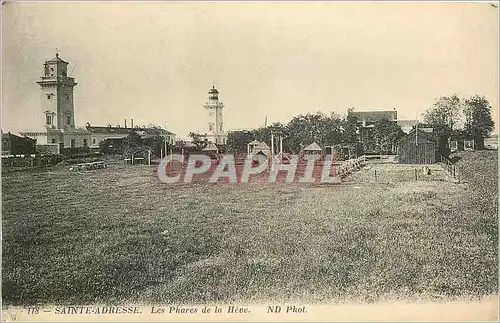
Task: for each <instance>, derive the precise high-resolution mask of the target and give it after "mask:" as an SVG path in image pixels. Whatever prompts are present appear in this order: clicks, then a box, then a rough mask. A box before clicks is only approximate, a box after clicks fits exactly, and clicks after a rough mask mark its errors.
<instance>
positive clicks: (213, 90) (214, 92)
mask: <svg viewBox="0 0 500 323" xmlns="http://www.w3.org/2000/svg"><path fill="white" fill-rule="evenodd" d="M208 94H219V91H217V89H216V88H215V85H213V86H212V88H211V89H210V91H208Z"/></svg>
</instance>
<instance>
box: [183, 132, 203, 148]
mask: <svg viewBox="0 0 500 323" xmlns="http://www.w3.org/2000/svg"><path fill="white" fill-rule="evenodd" d="M188 136H189V137H190V138H191V141H192V143H193V144H195V146H196V148H197V149H198V150H202V149H203V148H205V147H206V145H207V140H204V139H203V137H206V134H205V135H202V134H199V133H196V132H190V133H189V134H188Z"/></svg>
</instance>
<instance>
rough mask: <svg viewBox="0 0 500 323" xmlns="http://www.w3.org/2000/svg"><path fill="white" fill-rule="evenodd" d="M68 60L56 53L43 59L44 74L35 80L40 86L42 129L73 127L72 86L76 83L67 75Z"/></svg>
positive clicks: (68, 128)
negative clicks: (46, 59) (47, 58)
mask: <svg viewBox="0 0 500 323" xmlns="http://www.w3.org/2000/svg"><path fill="white" fill-rule="evenodd" d="M67 73H68V62H65V61H64V60H62V59H61V58H60V57H59V53H56V57H55V58H53V59H51V60H50V61H45V64H44V74H43V76H42V77H41V80H40V81H38V82H37V84H38V85H40V87H41V112H40V125H41V126H42V128H44V129H47V130H49V129H53V130H71V129H74V128H75V106H74V102H73V88H74V87H75V85H76V84H77V83H75V79H74V78H72V77H68V74H67Z"/></svg>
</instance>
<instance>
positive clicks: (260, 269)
mask: <svg viewBox="0 0 500 323" xmlns="http://www.w3.org/2000/svg"><path fill="white" fill-rule="evenodd" d="M458 164H459V165H460V167H462V168H463V171H464V174H467V175H466V176H467V183H461V184H457V183H454V182H453V181H450V180H449V179H448V178H447V176H445V174H444V173H443V172H442V171H441V170H440V168H439V167H433V168H432V172H431V175H427V176H424V175H423V173H421V174H420V173H419V178H418V180H417V181H415V179H414V169H415V168H418V169H420V167H417V166H407V165H383V164H376V165H375V164H374V165H370V166H369V167H367V168H366V169H364V170H361V171H360V172H359V173H357V174H355V175H353V176H352V177H351V178H349V179H348V181H347V182H346V183H345V184H342V185H332V186H315V185H309V186H308V185H304V186H298V185H295V184H281V185H268V184H262V183H253V184H240V185H214V184H203V183H197V184H191V185H176V186H169V185H167V184H163V183H161V182H159V180H158V179H157V178H156V175H155V173H154V171H153V170H152V169H150V168H148V167H146V166H133V167H123V166H113V167H110V168H108V169H105V170H98V171H91V172H81V173H76V172H68V171H67V167H64V168H62V167H59V168H58V167H54V168H51V169H47V170H44V171H33V172H12V173H8V174H4V175H3V176H2V230H3V232H2V233H3V259H2V260H3V273H2V276H3V277H2V297H3V301H4V303H5V304H11V305H20V304H23V305H27V304H34V303H39V304H62V303H67V304H89V303H100V304H102V303H109V304H121V303H123V302H130V303H148V304H152V303H184V304H189V303H207V302H210V303H217V302H233V301H235V302H262V301H266V300H274V301H280V300H283V301H293V300H300V301H301V302H308V303H320V302H331V301H339V302H341V301H352V300H361V301H376V300H382V299H388V298H389V299H394V298H403V299H436V298H440V299H441V298H444V299H452V298H461V299H463V298H476V297H482V296H484V295H487V294H492V293H495V292H496V291H497V289H498V284H497V279H498V265H497V264H498V259H497V252H498V249H497V245H498V217H497V209H498V205H497V198H498V195H497V183H498V178H497V175H496V174H497V158H496V152H480V153H474V154H473V155H463V156H462V159H461V160H460V161H459V162H458ZM474 168H478V169H480V172H473V171H472V169H474ZM375 170H378V172H379V177H378V180H377V181H375V179H374V171H375Z"/></svg>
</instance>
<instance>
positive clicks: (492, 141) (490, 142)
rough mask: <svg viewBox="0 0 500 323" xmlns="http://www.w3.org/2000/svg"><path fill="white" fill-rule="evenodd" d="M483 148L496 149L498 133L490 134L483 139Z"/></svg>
mask: <svg viewBox="0 0 500 323" xmlns="http://www.w3.org/2000/svg"><path fill="white" fill-rule="evenodd" d="M484 148H486V149H498V134H492V135H491V136H489V137H488V138H486V139H484Z"/></svg>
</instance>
